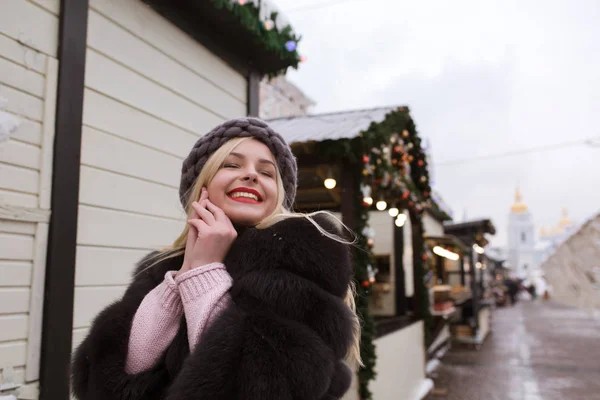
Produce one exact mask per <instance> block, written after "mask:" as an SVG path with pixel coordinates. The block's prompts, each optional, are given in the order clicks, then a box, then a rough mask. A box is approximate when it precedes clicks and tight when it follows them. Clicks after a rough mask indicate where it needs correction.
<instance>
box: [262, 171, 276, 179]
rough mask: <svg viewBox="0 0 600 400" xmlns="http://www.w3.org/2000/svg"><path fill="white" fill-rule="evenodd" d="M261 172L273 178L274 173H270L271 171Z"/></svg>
mask: <svg viewBox="0 0 600 400" xmlns="http://www.w3.org/2000/svg"><path fill="white" fill-rule="evenodd" d="M260 173H261V174H263V175H264V176H268V177H269V178H271V177H272V176H273V174H272V173H270V172H269V171H261V172H260Z"/></svg>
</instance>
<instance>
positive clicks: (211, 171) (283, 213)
mask: <svg viewBox="0 0 600 400" xmlns="http://www.w3.org/2000/svg"><path fill="white" fill-rule="evenodd" d="M247 139H252V137H243V138H234V139H231V140H228V141H227V142H225V143H224V144H223V145H221V147H219V148H218V149H217V150H216V151H215V152H214V153H213V154H212V155H211V156H210V157H209V158H208V160H207V161H206V163H205V164H204V166H203V167H202V170H201V171H200V174H199V175H198V178H197V179H196V181H195V182H194V184H193V185H192V187H191V188H190V190H189V191H188V193H186V196H187V201H186V204H185V211H186V214H187V217H188V219H189V218H190V216H191V215H192V211H193V208H192V203H193V202H194V201H196V200H197V199H199V198H200V194H201V191H202V188H203V187H206V186H208V184H209V183H210V182H211V181H212V180H213V178H214V177H215V175H216V174H217V172H218V171H219V169H220V168H221V166H222V165H223V163H224V162H225V159H226V158H227V156H228V155H229V154H230V153H231V152H232V151H233V150H234V149H235V148H236V147H237V146H238V145H239V144H240V143H242V142H243V141H244V140H247ZM276 169H277V199H276V205H275V208H274V210H273V212H272V213H271V214H270V215H268V216H267V217H266V218H265V219H263V220H262V221H261V222H260V223H259V224H258V225H256V228H257V229H265V228H268V227H270V226H272V225H274V224H276V223H277V222H279V221H282V220H284V219H286V218H306V219H307V220H308V221H310V222H311V223H312V224H313V225H314V226H315V227H316V228H317V229H318V230H319V231H320V232H321V234H323V235H324V236H326V237H328V238H329V239H331V240H335V241H336V242H340V243H344V244H349V245H352V244H354V242H355V240H356V239H354V240H352V241H348V240H345V239H343V238H341V237H340V236H338V235H335V234H333V233H331V232H328V231H327V230H325V229H324V228H323V227H322V226H321V225H319V223H318V222H316V221H315V220H314V216H316V215H320V214H323V215H327V216H329V217H330V218H332V219H333V220H334V221H336V222H337V223H338V224H339V227H340V230H341V229H342V228H343V229H345V230H346V231H347V232H350V233H352V231H351V230H350V229H349V228H348V227H346V225H344V224H343V223H342V221H340V220H339V219H338V218H337V217H336V216H335V215H333V214H331V213H330V212H327V211H316V212H312V213H307V214H304V213H296V212H292V211H290V210H287V209H286V208H285V206H284V204H283V203H284V201H285V189H284V187H283V182H282V179H281V174H280V172H279V168H276ZM189 229H190V228H189V225H188V224H187V223H186V224H185V226H184V228H183V231H182V232H181V234H180V235H179V237H177V239H175V241H174V242H173V244H172V245H171V246H169V247H167V248H166V249H163V250H162V251H160V252H158V254H156V255H155V256H154V257H152V259H151V261H152V262H151V263H150V265H149V266H148V268H150V267H152V266H154V265H156V264H158V263H159V262H161V261H163V260H166V259H169V258H173V257H177V256H180V255H182V254H184V253H185V246H186V242H187V236H188V232H189ZM355 294H356V288H355V285H354V282H350V285H348V290H347V291H346V295H345V297H344V304H346V306H348V308H349V309H350V310H351V311H352V319H353V321H352V322H353V336H354V337H353V343H352V346H351V347H350V349H349V350H348V354H347V355H346V359H347V360H348V361H349V362H351V363H358V364H359V365H363V363H362V360H361V357H360V330H361V327H360V320H359V317H358V315H357V313H356V303H355V300H354V296H355Z"/></svg>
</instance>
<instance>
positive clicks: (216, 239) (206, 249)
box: [179, 188, 237, 273]
mask: <svg viewBox="0 0 600 400" xmlns="http://www.w3.org/2000/svg"><path fill="white" fill-rule="evenodd" d="M192 207H193V208H194V212H193V214H192V215H191V218H190V219H189V220H188V224H189V225H190V229H189V232H188V239H187V243H186V247H185V256H184V261H183V266H182V268H181V270H180V271H179V273H182V272H185V271H189V270H191V269H194V268H197V267H201V266H203V265H207V264H210V263H214V262H223V260H224V259H225V256H226V255H227V252H228V251H229V248H230V247H231V245H232V243H233V241H234V240H235V239H236V237H237V232H236V230H235V228H234V227H233V224H232V223H231V220H230V219H229V218H228V217H227V215H225V213H224V212H223V210H221V209H220V208H219V207H217V206H215V205H214V204H212V203H211V202H210V200H209V199H208V194H207V191H206V189H204V188H203V189H202V194H201V196H200V200H199V201H198V202H194V203H193V204H192Z"/></svg>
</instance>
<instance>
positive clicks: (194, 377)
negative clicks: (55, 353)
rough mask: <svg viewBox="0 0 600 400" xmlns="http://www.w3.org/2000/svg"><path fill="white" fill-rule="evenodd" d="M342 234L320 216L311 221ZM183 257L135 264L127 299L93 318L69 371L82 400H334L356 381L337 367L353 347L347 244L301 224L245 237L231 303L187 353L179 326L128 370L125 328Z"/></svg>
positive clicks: (236, 252)
mask: <svg viewBox="0 0 600 400" xmlns="http://www.w3.org/2000/svg"><path fill="white" fill-rule="evenodd" d="M316 220H317V221H318V223H319V224H320V225H321V226H322V227H323V228H325V229H326V230H327V231H328V232H331V233H334V234H339V231H338V230H337V227H336V225H335V224H334V223H333V222H332V221H330V220H329V219H328V218H326V217H322V216H319V217H317V218H316ZM182 260H183V257H175V258H171V259H167V260H164V261H163V262H161V263H159V264H158V265H154V266H152V267H151V268H147V267H148V259H146V260H144V261H143V262H141V263H140V265H139V267H138V268H137V271H136V274H135V279H134V281H133V283H132V284H131V285H130V287H129V288H128V289H127V292H126V293H125V295H124V296H123V299H122V300H120V301H119V302H117V303H115V304H112V305H111V306H109V307H107V308H106V309H105V310H104V311H103V312H102V313H101V314H100V315H99V316H98V317H97V318H96V320H95V321H94V323H93V326H92V328H91V330H90V333H89V335H88V337H87V338H86V339H85V340H84V342H83V343H82V344H81V346H80V347H79V348H78V350H77V353H76V355H75V357H74V364H73V390H74V393H75V395H76V397H77V398H79V399H81V400H90V399H103V400H124V399H128V400H164V399H167V400H193V399H198V398H201V399H215V400H226V399H231V400H251V399H267V398H268V399H299V400H318V399H322V400H334V399H338V398H340V397H341V396H342V395H343V394H344V392H345V391H346V390H347V389H348V387H349V385H350V381H351V377H352V374H351V372H350V370H349V369H348V368H347V367H346V366H345V364H344V363H343V362H342V359H343V357H344V355H345V354H346V351H347V350H348V348H349V346H350V344H351V342H352V315H351V313H350V311H349V310H348V308H347V307H346V306H345V305H344V303H343V300H342V298H343V297H344V295H345V293H346V290H347V286H348V283H349V282H350V279H351V275H352V267H351V263H350V257H349V249H348V246H347V245H344V244H341V243H339V242H336V241H334V240H331V239H329V238H327V237H325V236H323V235H322V234H321V232H320V231H319V230H318V229H317V228H316V227H315V226H314V225H313V224H312V223H310V221H308V220H306V219H304V218H289V219H285V220H283V221H281V222H279V223H277V224H275V225H273V226H271V227H269V228H267V229H255V228H249V229H246V230H244V231H243V232H241V233H240V234H239V236H238V238H237V239H236V241H235V242H234V244H233V245H232V248H231V249H230V251H229V254H228V255H227V258H226V260H225V265H226V267H227V270H228V271H229V273H230V274H231V276H232V277H233V286H232V289H231V291H230V294H231V298H232V300H233V301H232V302H230V305H229V306H228V307H227V308H226V309H225V310H224V311H223V313H222V314H221V315H220V316H219V317H218V318H217V319H216V320H215V321H214V322H213V323H212V324H211V326H210V327H209V329H208V330H207V331H206V332H205V333H204V334H203V337H202V338H201V341H200V345H199V346H197V348H196V349H195V351H194V353H192V354H189V345H188V343H187V333H186V325H185V320H182V323H181V328H180V331H179V332H178V334H177V336H176V338H175V340H174V341H173V342H172V343H171V345H170V346H169V348H168V349H167V351H166V352H165V354H164V355H163V357H162V359H161V360H159V362H158V363H157V365H156V366H155V367H153V368H152V369H151V370H149V371H144V372H142V373H140V374H136V375H128V374H126V373H125V372H124V366H125V358H126V353H127V343H128V338H129V330H130V329H131V321H132V320H133V317H134V315H135V312H136V310H137V308H138V307H139V305H140V303H141V301H142V300H143V298H144V297H145V295H146V294H147V293H148V292H149V291H151V290H152V289H153V288H154V287H156V286H157V285H158V284H159V283H160V282H162V280H163V277H164V274H165V272H166V271H168V270H177V269H179V268H180V267H181V263H182Z"/></svg>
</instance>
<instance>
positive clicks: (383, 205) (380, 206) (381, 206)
mask: <svg viewBox="0 0 600 400" xmlns="http://www.w3.org/2000/svg"><path fill="white" fill-rule="evenodd" d="M375 207H377V209H378V210H379V211H383V210H385V209H386V208H387V203H386V202H385V201H384V200H379V201H378V202H377V204H375Z"/></svg>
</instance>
